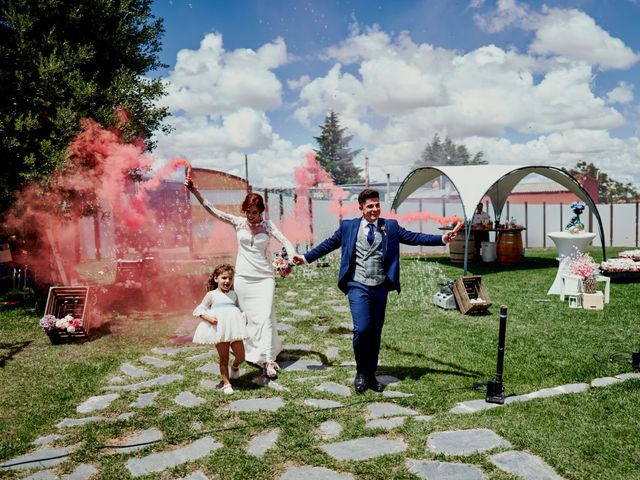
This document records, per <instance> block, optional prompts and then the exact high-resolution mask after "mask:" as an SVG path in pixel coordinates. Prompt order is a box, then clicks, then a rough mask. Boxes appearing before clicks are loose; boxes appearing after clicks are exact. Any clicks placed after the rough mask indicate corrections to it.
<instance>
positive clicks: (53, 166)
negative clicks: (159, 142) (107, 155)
mask: <svg viewBox="0 0 640 480" xmlns="http://www.w3.org/2000/svg"><path fill="white" fill-rule="evenodd" d="M151 3H152V0H38V1H33V0H0V85H2V89H3V93H2V95H0V158H2V161H3V168H2V171H1V173H0V212H2V211H5V210H6V208H7V207H8V206H10V205H11V203H12V202H13V195H12V194H13V192H14V191H16V190H18V189H20V188H21V187H22V186H24V185H25V184H26V183H28V182H30V181H33V180H40V181H46V179H47V178H48V177H49V175H50V174H52V173H53V172H54V171H56V170H57V169H59V168H60V167H63V166H64V165H65V162H66V159H67V153H66V148H67V145H68V144H69V141H70V140H71V139H72V137H73V136H74V135H75V134H77V133H78V132H79V129H80V125H79V120H80V119H81V118H83V117H91V118H93V119H95V120H97V121H98V122H99V123H101V124H102V125H104V126H105V127H109V126H114V125H119V126H120V128H121V129H122V130H123V131H124V139H125V140H127V139H133V138H149V137H150V135H151V133H152V132H153V131H154V130H156V129H158V128H159V127H162V120H163V118H164V117H165V116H166V115H167V113H168V112H167V110H166V109H165V108H159V107H157V106H156V101H157V99H158V98H159V97H161V96H162V95H163V94H164V86H163V84H162V81H161V80H160V79H150V78H145V77H144V76H143V75H144V74H145V73H148V72H149V71H151V70H153V69H155V68H158V67H161V66H162V64H161V63H160V61H159V57H158V54H159V52H160V47H161V43H160V37H161V35H162V33H163V31H164V30H163V26H162V20H160V19H156V18H155V17H154V16H153V15H152V14H151ZM117 109H121V110H124V111H126V112H127V116H128V120H127V121H126V122H124V123H123V122H122V118H119V117H118V115H117V114H116V110H117ZM149 147H152V145H149Z"/></svg>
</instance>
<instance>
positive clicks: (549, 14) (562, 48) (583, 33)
mask: <svg viewBox="0 0 640 480" xmlns="http://www.w3.org/2000/svg"><path fill="white" fill-rule="evenodd" d="M545 13H546V15H544V16H543V17H542V20H541V21H540V24H539V26H538V28H537V30H536V38H535V40H534V41H533V43H532V44H531V47H530V49H531V52H533V53H538V54H544V55H562V56H565V57H567V58H571V59H574V60H580V61H585V62H587V63H589V64H590V65H598V66H599V67H600V68H602V69H603V70H608V69H625V68H629V67H631V66H632V65H633V64H634V63H636V62H637V61H638V60H639V59H640V57H638V55H637V54H635V53H634V52H633V50H631V49H630V48H629V47H627V46H626V45H625V44H624V42H623V41H622V40H620V39H619V38H614V37H612V36H611V35H610V34H609V33H608V32H607V31H605V30H603V29H602V28H601V27H600V26H599V25H597V24H596V22H595V21H594V20H593V18H591V17H590V16H589V15H587V14H586V13H584V12H581V11H579V10H560V9H556V8H553V9H548V10H547V11H546V12H545Z"/></svg>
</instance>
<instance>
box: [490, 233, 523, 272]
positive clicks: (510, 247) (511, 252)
mask: <svg viewBox="0 0 640 480" xmlns="http://www.w3.org/2000/svg"><path fill="white" fill-rule="evenodd" d="M496 254H497V257H498V258H497V259H498V263H499V264H501V265H515V264H517V263H520V262H522V260H523V258H524V256H523V254H522V232H521V231H520V230H503V231H501V232H500V235H498V243H497V245H496Z"/></svg>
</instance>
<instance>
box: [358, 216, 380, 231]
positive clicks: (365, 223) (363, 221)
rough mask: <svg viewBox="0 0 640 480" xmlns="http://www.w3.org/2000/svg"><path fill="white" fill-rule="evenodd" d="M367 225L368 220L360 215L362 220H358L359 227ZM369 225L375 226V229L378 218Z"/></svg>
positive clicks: (363, 227) (364, 227)
mask: <svg viewBox="0 0 640 480" xmlns="http://www.w3.org/2000/svg"><path fill="white" fill-rule="evenodd" d="M367 225H369V222H367V219H366V218H364V217H362V220H361V221H360V228H362V229H366V228H367ZM371 225H373V226H374V227H376V230H378V220H376V221H375V222H371Z"/></svg>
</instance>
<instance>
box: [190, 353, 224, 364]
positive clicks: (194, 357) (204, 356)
mask: <svg viewBox="0 0 640 480" xmlns="http://www.w3.org/2000/svg"><path fill="white" fill-rule="evenodd" d="M217 356H218V352H216V351H215V350H209V351H208V352H202V353H198V354H197V355H191V356H190V357H187V360H188V361H189V362H198V361H200V360H206V359H209V358H214V357H217Z"/></svg>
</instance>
